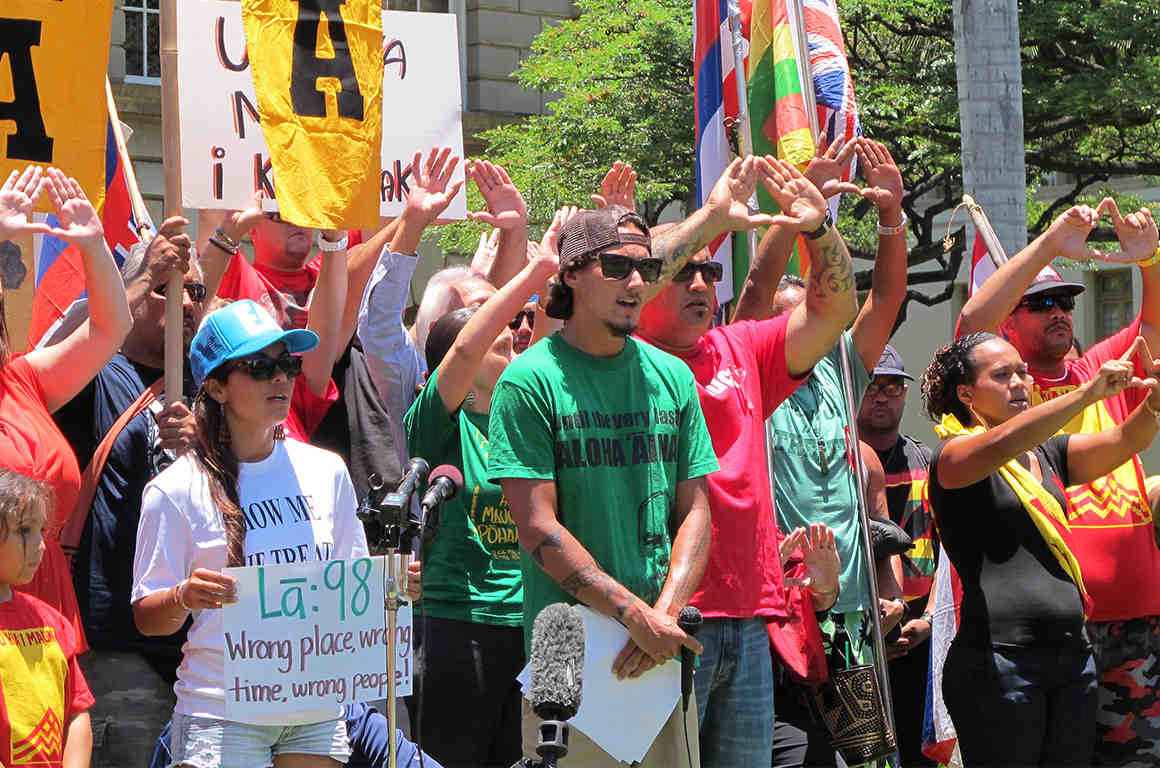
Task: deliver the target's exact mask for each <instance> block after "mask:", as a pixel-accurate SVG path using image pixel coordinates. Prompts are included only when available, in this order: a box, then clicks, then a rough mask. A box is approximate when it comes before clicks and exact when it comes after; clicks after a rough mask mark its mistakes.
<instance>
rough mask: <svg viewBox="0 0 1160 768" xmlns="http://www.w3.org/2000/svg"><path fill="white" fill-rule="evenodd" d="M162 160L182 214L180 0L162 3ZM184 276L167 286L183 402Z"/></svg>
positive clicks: (169, 334) (177, 387)
mask: <svg viewBox="0 0 1160 768" xmlns="http://www.w3.org/2000/svg"><path fill="white" fill-rule="evenodd" d="M160 21H161V157H162V162H163V164H164V167H165V215H166V217H169V216H180V215H181V138H180V134H179V128H178V113H179V106H178V101H177V93H178V91H177V0H161V20H160ZM184 280H185V276H184V275H181V274H178V273H177V272H176V271H175V272H173V273H171V274H170V275H169V279H168V280H167V281H166V285H165V288H166V290H165V396H166V400H165V401H166V403H167V404H172V403H176V402H178V401H180V400H181V397H182V394H183V390H184V375H183V367H184V364H185V345H184V343H183V338H182V335H183V334H182V332H183V330H184V326H185V322H184V317H183V313H182V304H183V303H184V302H183V299H184V293H185V288H184Z"/></svg>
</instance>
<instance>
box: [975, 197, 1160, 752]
mask: <svg viewBox="0 0 1160 768" xmlns="http://www.w3.org/2000/svg"><path fill="white" fill-rule="evenodd" d="M1104 213H1107V214H1110V216H1111V219H1112V224H1113V226H1114V227H1115V232H1116V236H1117V238H1118V239H1119V241H1120V247H1121V249H1122V252H1120V253H1112V254H1103V253H1100V252H1098V251H1094V250H1092V249H1090V248H1088V246H1087V243H1086V240H1087V237H1088V235H1089V234H1090V233H1091V231H1092V230H1093V229H1094V228H1095V226H1096V225H1097V224H1098V223H1099V220H1100V217H1101V215H1103V214H1104ZM1158 245H1160V234H1158V233H1157V229H1156V224H1155V222H1154V221H1153V220H1152V214H1151V213H1150V212H1149V211H1148V209H1147V208H1142V209H1141V210H1140V211H1138V212H1136V213H1132V214H1129V215H1128V216H1126V217H1125V216H1122V215H1121V214H1120V211H1119V209H1118V208H1117V206H1116V204H1115V202H1114V201H1113V200H1111V198H1106V199H1105V200H1104V201H1103V202H1102V203H1101V204H1100V206H1099V208H1098V209H1092V208H1089V207H1088V206H1084V205H1078V206H1074V207H1072V208H1071V209H1069V210H1068V211H1067V212H1066V213H1064V214H1063V215H1062V216H1060V217H1059V218H1058V219H1056V220H1055V221H1054V222H1053V223H1052V225H1051V227H1049V228H1048V230H1047V231H1046V232H1045V233H1043V234H1042V235H1040V236H1039V237H1038V238H1036V239H1035V240H1034V241H1033V242H1032V243H1031V244H1030V245H1028V246H1027V247H1026V248H1024V249H1023V250H1022V251H1020V252H1019V253H1018V254H1017V255H1016V256H1015V258H1013V259H1011V260H1010V261H1009V262H1007V263H1006V264H1004V265H1003V266H1002V267H1000V268H999V269H998V270H997V271H996V273H995V275H994V276H993V277H992V278H990V279H988V280H987V281H986V282H985V283H983V285H982V286H980V287H979V289H978V290H977V291H976V292H975V294H974V295H973V296H972V297H971V299H970V300H969V301H968V302H967V304H966V306H965V307H963V313H962V316H961V318H960V319H959V327H958V333H959V334H960V335H963V334H967V333H972V332H975V331H992V332H1000V333H1002V334H1003V336H1005V337H1006V338H1007V339H1008V341H1010V342H1011V343H1012V344H1013V345H1014V346H1015V348H1016V349H1017V350H1019V354H1020V355H1022V357H1023V359H1024V360H1025V361H1026V362H1027V364H1028V367H1029V368H1030V373H1031V375H1032V377H1033V379H1034V383H1033V387H1032V395H1031V396H1032V404H1033V405H1038V404H1039V403H1041V402H1044V401H1045V400H1051V399H1053V398H1056V397H1059V396H1060V395H1063V394H1065V393H1067V392H1069V391H1071V390H1072V389H1075V388H1076V387H1077V386H1079V385H1080V384H1081V383H1082V382H1085V381H1087V380H1089V379H1091V378H1092V377H1093V376H1094V375H1095V373H1096V371H1098V370H1099V367H1100V365H1101V364H1102V363H1104V362H1105V361H1108V360H1111V359H1114V358H1117V357H1120V356H1121V355H1123V354H1125V353H1126V352H1127V351H1128V350H1129V349H1130V348H1131V346H1132V344H1133V342H1134V341H1135V339H1136V337H1137V336H1143V337H1144V338H1145V339H1146V340H1147V341H1148V345H1149V346H1150V347H1151V349H1152V350H1153V351H1154V352H1155V351H1157V350H1158V349H1160V251H1158V250H1157V246H1158ZM1056 256H1063V257H1065V258H1069V259H1073V260H1077V261H1080V260H1085V259H1089V258H1096V259H1100V260H1103V261H1107V262H1110V263H1118V264H1124V263H1135V264H1137V265H1138V266H1139V268H1140V277H1141V282H1142V284H1143V301H1142V302H1141V306H1140V314H1139V315H1137V316H1136V319H1135V320H1133V321H1132V322H1131V323H1129V324H1128V326H1127V327H1125V328H1124V329H1123V330H1121V331H1120V332H1119V333H1116V334H1114V335H1113V336H1111V337H1109V338H1108V339H1105V340H1104V341H1102V342H1100V343H1098V344H1096V345H1094V346H1093V347H1092V348H1091V349H1089V350H1088V351H1087V353H1086V354H1084V355H1082V356H1081V357H1078V358H1074V359H1069V355H1068V352H1069V350H1070V349H1071V344H1072V309H1073V307H1074V306H1075V297H1076V295H1078V294H1079V293H1080V292H1082V291H1083V286H1082V285H1080V284H1078V283H1068V282H1065V281H1063V280H1062V279H1061V278H1060V277H1059V275H1058V274H1057V273H1055V271H1054V270H1052V269H1051V268H1050V266H1048V265H1049V264H1050V262H1051V260H1052V259H1053V258H1055V257H1056ZM1136 365H1137V373H1142V371H1143V368H1142V367H1141V366H1140V362H1139V361H1138V360H1137V361H1136ZM1146 395H1147V390H1146V389H1129V390H1125V391H1124V392H1123V393H1121V394H1119V395H1117V396H1115V397H1112V398H1108V399H1107V400H1102V401H1100V402H1099V403H1096V404H1095V405H1091V406H1089V407H1088V408H1087V409H1086V410H1084V412H1083V414H1082V415H1081V416H1079V417H1077V418H1076V419H1074V420H1073V421H1072V422H1071V423H1069V424H1068V425H1067V426H1066V427H1064V429H1063V432H1065V433H1069V434H1071V433H1089V432H1098V431H1101V430H1103V429H1107V428H1109V427H1111V426H1113V425H1115V424H1118V423H1121V422H1122V421H1123V420H1124V418H1125V417H1126V416H1127V415H1128V414H1129V413H1130V412H1131V411H1132V409H1134V408H1135V407H1136V406H1138V405H1139V404H1140V402H1141V401H1142V399H1143V398H1144V397H1145V396H1146ZM1143 478H1144V473H1143V466H1142V464H1141V462H1140V459H1139V457H1135V458H1134V459H1133V460H1132V461H1131V462H1128V463H1127V464H1124V465H1123V466H1122V467H1120V468H1118V469H1116V470H1115V471H1114V472H1112V473H1111V474H1109V475H1108V476H1106V477H1103V478H1101V479H1099V480H1097V481H1095V482H1093V483H1089V484H1087V485H1082V486H1076V487H1072V488H1069V489H1068V491H1067V493H1068V497H1069V500H1070V502H1071V503H1070V504H1069V505H1068V507H1069V509H1068V512H1069V517H1070V523H1071V533H1072V537H1071V542H1070V543H1071V545H1072V550H1073V551H1074V552H1075V554H1076V556H1077V557H1078V558H1079V562H1080V566H1081V567H1082V568H1083V577H1084V584H1085V586H1086V587H1087V591H1088V594H1089V595H1090V596H1091V598H1092V602H1093V610H1092V614H1091V615H1090V616H1088V634H1089V636H1090V639H1091V642H1092V646H1093V650H1094V651H1095V657H1096V665H1097V667H1098V670H1099V674H1100V690H1099V712H1098V714H1097V721H1096V724H1097V732H1098V735H1099V742H1098V743H1097V745H1096V758H1097V762H1098V763H1099V764H1102V765H1129V764H1131V765H1160V696H1158V695H1157V686H1156V681H1157V674H1160V590H1157V589H1156V584H1157V583H1160V549H1157V547H1156V541H1155V536H1154V534H1153V521H1152V511H1151V508H1150V506H1149V504H1148V497H1147V492H1146V490H1145V486H1144V480H1143Z"/></svg>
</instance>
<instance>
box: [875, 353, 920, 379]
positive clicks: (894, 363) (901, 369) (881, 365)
mask: <svg viewBox="0 0 1160 768" xmlns="http://www.w3.org/2000/svg"><path fill="white" fill-rule="evenodd" d="M873 375H874V376H901V377H902V378H904V379H909V380H910V381H914V377H913V376H911V375H910V374H909V373H907V372H906V366H904V365H903V364H902V355H900V354H898V350H897V349H895V348H894V347H892V346H890V345H889V344H887V345H886V348H885V349H883V350H882V356H881V357H879V358H878V365H876V366H874V373H873Z"/></svg>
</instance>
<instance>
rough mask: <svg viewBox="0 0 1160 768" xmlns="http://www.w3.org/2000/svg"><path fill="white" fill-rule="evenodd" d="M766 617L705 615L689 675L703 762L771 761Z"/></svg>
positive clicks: (733, 765) (710, 766) (731, 767)
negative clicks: (702, 649) (698, 654)
mask: <svg viewBox="0 0 1160 768" xmlns="http://www.w3.org/2000/svg"><path fill="white" fill-rule="evenodd" d="M765 625H766V621H765V620H764V619H706V620H705V623H704V625H703V626H702V627H701V631H700V632H698V633H697V639H698V640H700V641H701V644H702V645H704V646H705V652H704V653H703V654H702V655H701V664H700V666H699V667H698V668H697V671H696V674H694V676H693V684H694V686H695V687H696V690H697V715H698V719H699V720H700V724H701V765H702V766H703V768H716V767H718V766H719V767H720V768H738V766H759V765H769V756H770V754H771V753H772V752H773V656H772V655H771V653H770V648H769V635H768V634H766V630H765Z"/></svg>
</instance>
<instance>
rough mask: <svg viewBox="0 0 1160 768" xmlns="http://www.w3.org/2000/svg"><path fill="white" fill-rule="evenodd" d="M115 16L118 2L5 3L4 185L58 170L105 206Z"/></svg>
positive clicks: (43, 202)
mask: <svg viewBox="0 0 1160 768" xmlns="http://www.w3.org/2000/svg"><path fill="white" fill-rule="evenodd" d="M112 18H113V0H55V1H54V2H45V0H3V2H0V181H2V180H3V179H6V178H8V174H9V173H11V172H12V171H14V170H19V169H23V168H24V167H25V166H27V165H29V164H30V163H35V164H37V165H44V166H49V165H54V166H56V167H57V168H60V169H61V170H62V171H64V172H65V173H67V174H68V175H69V176H73V177H75V178H76V180H77V181H79V182H80V184H81V187H82V188H84V190H85V194H86V195H88V197H89V199H90V200H91V201H92V202H93V204H94V205H95V206H97V207H98V208H99V207H100V204H101V201H102V200H103V199H104V196H105V141H106V136H107V133H106V130H107V126H108V109H107V107H106V103H105V72H106V71H107V70H108V66H109V29H110V26H111V23H112ZM40 208H41V209H42V210H47V209H48V198H47V196H45V197H42V198H41V199H40Z"/></svg>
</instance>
